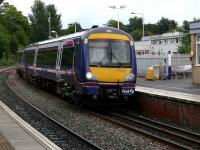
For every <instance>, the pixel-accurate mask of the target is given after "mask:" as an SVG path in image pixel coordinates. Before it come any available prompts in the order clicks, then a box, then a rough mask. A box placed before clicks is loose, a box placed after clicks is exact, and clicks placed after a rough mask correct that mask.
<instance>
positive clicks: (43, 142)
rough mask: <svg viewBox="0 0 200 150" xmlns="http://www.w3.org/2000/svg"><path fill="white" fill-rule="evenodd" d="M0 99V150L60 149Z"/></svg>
mask: <svg viewBox="0 0 200 150" xmlns="http://www.w3.org/2000/svg"><path fill="white" fill-rule="evenodd" d="M60 149H61V148H59V147H58V146H57V145H55V144H54V143H52V142H51V141H50V140H49V139H47V138H46V137H45V136H43V135H42V134H41V133H39V132H38V131H37V130H35V129H34V128H33V127H31V126H30V125H29V124H28V123H27V122H25V121H24V120H23V119H21V118H20V117H19V116H18V115H16V114H15V113H14V112H13V111H12V110H10V109H9V108H8V107H7V106H6V105H5V104H4V103H2V102H1V101H0V150H60Z"/></svg>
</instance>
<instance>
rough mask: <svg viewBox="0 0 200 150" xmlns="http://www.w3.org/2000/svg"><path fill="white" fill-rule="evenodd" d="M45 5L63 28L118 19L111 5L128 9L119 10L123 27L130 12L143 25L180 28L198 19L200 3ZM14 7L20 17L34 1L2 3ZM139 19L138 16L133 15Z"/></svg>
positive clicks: (74, 0) (103, 0)
mask: <svg viewBox="0 0 200 150" xmlns="http://www.w3.org/2000/svg"><path fill="white" fill-rule="evenodd" d="M42 1H43V2H44V3H45V4H54V5H55V6H56V8H57V11H58V13H59V14H61V15H62V24H63V28H66V27H67V25H68V24H69V23H72V22H79V23H80V24H81V25H82V27H83V28H90V27H91V26H92V25H99V26H102V25H103V24H105V23H106V22H107V21H108V20H110V19H115V20H117V10H114V9H111V8H108V6H110V5H115V6H117V7H119V6H120V5H126V6H127V7H126V8H124V9H121V10H120V11H119V14H120V15H119V18H120V21H122V22H123V23H124V24H128V19H129V18H130V17H133V15H132V14H131V12H135V13H144V18H145V23H149V22H150V23H156V22H157V21H158V20H160V19H161V17H165V18H169V19H174V20H176V21H177V22H178V23H179V25H181V24H182V21H183V20H188V21H192V20H193V18H194V17H196V18H200V0H42ZM5 2H9V3H10V4H13V5H14V6H15V7H17V9H18V10H19V11H22V13H23V15H25V16H28V14H30V13H31V6H32V5H33V2H34V0H5ZM136 16H138V17H141V15H139V14H138V15H136Z"/></svg>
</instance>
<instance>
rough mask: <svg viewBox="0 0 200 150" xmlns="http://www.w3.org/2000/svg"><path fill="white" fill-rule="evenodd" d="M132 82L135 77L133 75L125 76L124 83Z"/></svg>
mask: <svg viewBox="0 0 200 150" xmlns="http://www.w3.org/2000/svg"><path fill="white" fill-rule="evenodd" d="M134 80H135V75H134V74H133V73H131V74H129V75H128V76H126V81H134Z"/></svg>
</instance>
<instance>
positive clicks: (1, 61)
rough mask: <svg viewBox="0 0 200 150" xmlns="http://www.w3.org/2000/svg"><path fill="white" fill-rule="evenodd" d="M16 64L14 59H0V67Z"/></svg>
mask: <svg viewBox="0 0 200 150" xmlns="http://www.w3.org/2000/svg"><path fill="white" fill-rule="evenodd" d="M15 64H16V59H15V57H9V58H2V59H0V66H1V67H2V66H13V65H15Z"/></svg>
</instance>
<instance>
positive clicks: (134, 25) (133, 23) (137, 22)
mask: <svg viewBox="0 0 200 150" xmlns="http://www.w3.org/2000/svg"><path fill="white" fill-rule="evenodd" d="M142 28H143V19H142V18H138V17H134V18H130V19H129V25H128V29H129V31H130V32H132V31H133V30H142Z"/></svg>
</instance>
